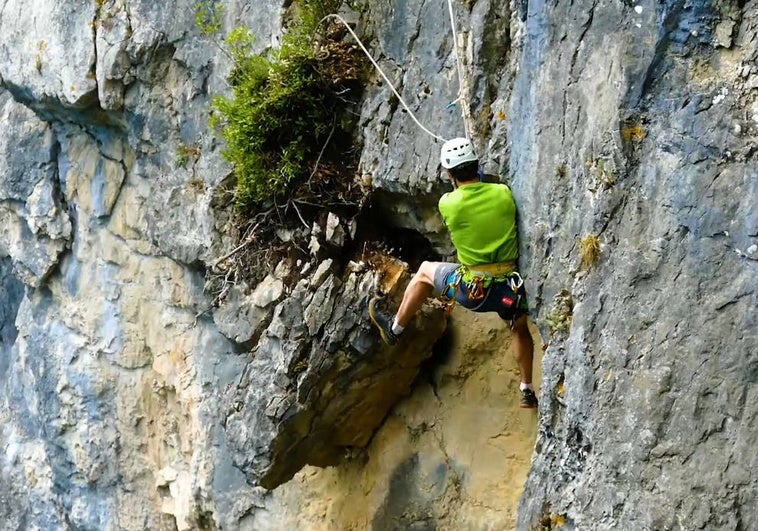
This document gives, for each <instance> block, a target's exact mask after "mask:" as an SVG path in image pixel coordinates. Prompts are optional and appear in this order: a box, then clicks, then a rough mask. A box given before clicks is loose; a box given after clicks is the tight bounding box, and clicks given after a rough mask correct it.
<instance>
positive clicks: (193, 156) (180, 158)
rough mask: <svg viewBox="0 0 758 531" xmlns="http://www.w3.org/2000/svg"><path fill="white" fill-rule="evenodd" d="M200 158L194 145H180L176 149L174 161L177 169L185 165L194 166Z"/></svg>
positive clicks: (198, 150) (197, 148)
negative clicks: (190, 163)
mask: <svg viewBox="0 0 758 531" xmlns="http://www.w3.org/2000/svg"><path fill="white" fill-rule="evenodd" d="M199 158H200V147H199V146H198V145H196V144H194V145H191V146H190V145H187V144H184V143H180V144H179V146H178V147H177V148H176V160H175V161H174V163H175V165H176V167H177V168H185V167H186V166H187V163H189V162H192V164H194V163H195V162H197V159H199Z"/></svg>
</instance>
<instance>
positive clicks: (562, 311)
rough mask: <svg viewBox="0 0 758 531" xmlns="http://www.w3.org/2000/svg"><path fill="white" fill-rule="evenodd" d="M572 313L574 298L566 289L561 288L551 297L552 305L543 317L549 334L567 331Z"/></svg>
mask: <svg viewBox="0 0 758 531" xmlns="http://www.w3.org/2000/svg"><path fill="white" fill-rule="evenodd" d="M573 315H574V300H573V298H572V297H571V293H569V291H568V290H566V289H564V290H561V292H560V293H558V294H557V295H556V296H555V297H553V307H552V309H551V310H550V313H549V314H548V315H547V317H545V322H546V324H547V326H548V329H549V331H550V333H551V334H555V333H556V332H562V331H567V330H568V329H569V328H570V327H571V320H572V318H573Z"/></svg>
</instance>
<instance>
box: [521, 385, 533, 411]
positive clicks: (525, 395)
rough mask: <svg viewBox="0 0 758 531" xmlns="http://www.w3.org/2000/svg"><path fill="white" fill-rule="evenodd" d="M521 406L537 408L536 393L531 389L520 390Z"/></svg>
mask: <svg viewBox="0 0 758 531" xmlns="http://www.w3.org/2000/svg"><path fill="white" fill-rule="evenodd" d="M521 407H523V408H525V409H536V408H537V395H535V394H534V391H532V390H531V389H524V390H523V391H521Z"/></svg>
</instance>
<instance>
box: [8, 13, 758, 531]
mask: <svg viewBox="0 0 758 531" xmlns="http://www.w3.org/2000/svg"><path fill="white" fill-rule="evenodd" d="M221 3H222V4H223V6H224V8H225V9H224V13H225V20H224V27H225V30H227V31H228V30H229V29H231V28H233V27H235V26H237V25H239V24H246V25H248V26H250V27H251V28H252V30H253V32H254V33H255V34H256V35H257V36H258V40H257V41H256V42H257V46H258V47H259V48H260V49H261V50H263V49H264V48H265V47H267V46H269V45H271V44H273V43H275V42H276V41H277V39H278V37H279V35H280V34H281V29H282V28H281V26H282V19H283V17H282V14H283V7H284V4H289V2H284V1H275V0H266V1H265V2H255V3H249V2H237V1H232V0H229V1H224V2H221ZM455 10H456V14H457V16H458V18H459V24H460V30H461V44H462V46H463V49H464V51H465V54H464V55H465V62H466V69H467V72H468V78H467V80H468V87H469V92H468V93H467V96H468V98H469V100H470V102H471V106H472V114H473V116H474V121H475V124H476V127H477V135H476V137H475V142H476V144H477V147H478V148H479V151H480V152H481V153H482V154H483V161H484V163H485V169H486V170H487V171H488V172H490V173H495V174H498V175H500V177H501V178H502V179H503V180H504V181H507V182H509V183H510V184H511V186H512V188H513V190H514V194H515V196H516V199H517V201H518V203H519V206H520V216H521V218H520V223H521V226H520V229H521V235H522V242H521V244H522V264H521V268H522V271H523V272H524V273H525V274H526V275H527V283H528V286H527V287H528V289H529V290H530V295H531V300H532V305H533V307H534V310H535V311H534V317H535V321H536V322H537V324H538V325H539V326H540V331H541V332H542V336H543V338H544V339H545V341H546V342H547V343H548V347H547V350H546V352H545V357H544V384H543V385H542V393H541V407H540V416H539V429H538V434H537V443H536V447H535V448H534V454H533V460H532V466H531V471H530V473H529V477H528V480H527V481H526V487H525V494H526V495H525V496H523V498H522V500H521V503H520V507H519V517H518V524H514V523H513V522H514V518H515V517H514V514H513V510H512V509H513V506H512V505H510V504H513V503H514V500H515V499H516V498H517V497H518V494H519V492H520V485H521V484H523V481H524V475H525V473H526V466H527V463H528V460H529V455H530V454H531V439H530V437H529V436H530V435H533V431H532V430H533V429H534V426H533V419H531V418H530V417H527V416H518V415H514V413H513V409H514V407H515V405H514V404H513V403H512V402H510V403H509V402H508V400H513V398H514V397H513V393H514V392H515V383H516V382H515V380H516V378H515V376H514V374H513V365H512V363H511V364H509V362H510V359H509V358H508V356H509V354H508V351H507V341H508V337H507V332H506V331H504V330H502V329H501V328H499V327H498V325H497V324H496V323H492V322H491V321H487V320H486V319H485V320H479V318H476V319H475V318H474V317H473V316H471V315H466V314H461V315H459V314H454V316H453V321H452V325H451V326H452V330H453V332H454V333H455V331H456V330H457V331H459V336H460V331H461V330H463V334H462V335H463V337H462V338H460V337H459V339H461V340H462V342H456V341H455V340H452V341H451V340H449V339H448V340H446V341H444V342H443V344H447V345H449V344H451V343H452V344H453V345H454V346H453V350H452V354H450V353H448V355H447V356H445V355H444V353H442V354H441V353H440V351H439V350H437V351H436V354H435V355H434V356H433V348H432V343H433V342H434V341H435V340H436V339H437V337H439V336H440V334H442V329H443V327H444V319H442V318H441V317H440V315H439V314H438V313H435V312H438V310H435V309H433V308H430V309H428V310H427V312H426V313H425V314H424V315H423V316H421V317H420V319H419V320H418V322H417V327H418V329H419V332H420V333H419V335H418V336H417V337H420V338H422V339H421V340H419V341H418V342H413V341H408V344H407V345H405V346H404V347H403V349H404V350H403V354H402V355H398V353H397V352H394V353H393V352H390V351H387V350H385V349H382V348H381V347H380V346H379V344H378V341H377V337H376V335H375V334H374V333H373V332H372V331H371V329H370V326H369V324H368V322H367V318H366V314H365V301H366V298H367V297H368V296H369V295H370V294H371V293H372V292H373V291H374V290H375V289H376V287H377V283H380V284H381V283H384V288H385V290H387V291H389V292H390V293H391V295H390V296H391V297H395V298H396V297H397V295H398V291H399V289H400V288H402V284H403V279H404V278H405V277H404V276H403V272H402V268H397V267H395V266H393V267H391V268H390V270H389V271H387V270H385V271H384V274H383V275H378V274H377V273H376V272H375V271H374V270H373V269H372V268H371V267H370V264H364V263H361V262H360V260H354V261H353V262H350V260H349V258H348V259H345V257H342V256H340V255H339V243H341V241H338V240H342V239H344V238H347V239H348V240H349V239H350V235H351V234H354V230H352V229H354V227H351V226H350V225H349V223H347V221H346V220H341V219H338V218H336V217H335V216H334V215H333V214H332V215H331V216H328V217H327V213H326V212H325V213H324V219H322V220H320V221H319V222H318V223H317V225H316V226H315V227H314V228H312V229H308V233H309V235H312V236H313V238H314V239H316V240H317V241H320V242H321V246H322V247H323V249H324V251H323V252H319V253H314V255H315V256H314V257H312V259H311V261H310V262H308V263H300V264H297V263H283V264H281V266H280V267H279V268H277V270H276V271H272V272H271V274H270V275H269V276H268V277H266V279H265V280H264V281H263V282H262V283H261V284H260V285H258V286H246V285H238V286H235V287H234V288H233V289H232V290H231V291H230V292H229V294H228V297H227V299H226V301H225V304H223V305H222V306H221V307H219V308H210V306H211V302H212V296H210V295H209V294H208V293H207V292H206V291H205V290H204V283H205V274H206V272H207V271H209V270H212V269H213V267H212V266H213V264H214V263H215V261H216V260H217V258H218V257H219V256H222V255H224V254H225V253H227V252H228V251H230V250H231V249H232V247H233V246H234V242H233V241H232V239H231V237H230V236H229V231H228V225H227V224H228V221H229V213H228V210H227V209H226V208H224V207H223V206H222V205H223V200H222V197H223V195H224V193H225V192H224V191H225V190H226V186H227V183H226V181H227V177H228V175H229V168H228V166H227V165H226V164H225V163H224V162H223V161H222V159H221V157H220V146H219V145H218V141H217V140H216V139H215V137H214V135H213V133H212V132H211V131H209V129H208V125H207V119H208V112H209V101H210V97H211V96H212V94H215V93H223V92H224V91H226V90H227V87H226V84H225V78H226V76H227V74H228V72H229V68H230V65H229V64H228V62H227V60H226V58H225V56H224V55H223V54H221V53H219V50H218V48H217V47H216V46H215V45H214V44H213V43H212V42H210V41H209V40H208V39H207V38H204V37H202V36H200V35H199V34H198V32H197V29H196V28H195V20H194V13H193V9H192V6H191V5H188V4H186V3H180V2H163V3H156V2H150V1H142V0H106V1H105V2H99V1H98V2H91V1H85V0H78V1H71V0H54V1H47V2H42V1H31V2H29V1H26V2H22V1H20V0H4V1H2V2H0V85H1V86H2V88H0V121H1V123H2V129H1V130H0V397H1V399H2V404H3V407H2V408H1V409H0V426H2V429H1V430H0V445H1V446H2V447H3V448H4V449H5V452H4V454H3V457H2V464H0V523H2V526H1V527H2V528H3V529H6V528H7V529H71V528H75V529H173V528H178V529H213V528H219V529H292V528H294V527H297V526H304V525H305V526H307V527H309V528H313V529H319V528H321V529H345V528H353V529H366V528H373V529H377V530H378V529H406V528H413V529H434V528H456V527H458V528H460V527H463V528H471V529H502V528H507V527H511V526H514V525H516V527H517V528H518V529H530V528H533V527H535V526H538V525H541V526H543V527H547V528H550V527H551V526H552V527H555V526H559V525H563V526H564V527H565V528H567V529H572V528H576V529H620V528H629V529H632V528H633V529H735V530H736V529H748V528H750V526H751V525H752V524H751V523H752V522H754V521H756V518H758V508H757V507H756V502H755V500H756V499H758V483H757V482H758V480H756V478H755V474H754V473H753V472H752V471H753V470H755V469H756V467H757V466H758V463H756V461H755V452H754V451H753V448H754V446H755V440H756V413H757V412H756V406H755V403H756V400H755V399H756V396H755V395H756V391H755V389H756V386H755V384H756V380H758V370H757V369H756V367H757V363H758V362H757V358H756V356H757V355H758V354H757V353H758V338H756V330H757V329H758V327H757V325H758V323H757V322H756V313H755V308H756V302H757V301H756V294H755V284H756V282H755V280H756V278H757V276H758V275H756V258H758V218H757V217H756V211H755V208H754V205H755V203H756V197H757V196H758V189H757V188H758V170H756V168H757V167H758V164H756V150H755V146H756V140H757V139H758V69H757V67H756V59H758V3H757V2H756V1H755V0H749V1H737V0H734V1H728V0H714V1H713V2H710V1H706V0H702V1H689V2H683V1H674V0H670V1H669V0H666V1H658V2H653V1H652V0H650V1H647V0H641V1H639V2H620V1H610V0H601V1H589V0H586V1H585V0H578V1H574V2H570V3H568V2H544V1H535V0H531V1H523V0H519V1H515V0H514V1H510V2H508V1H506V0H475V1H471V2H463V3H461V2H455ZM358 19H359V22H358V29H359V31H360V33H361V34H362V35H365V36H366V41H367V43H368V44H369V47H370V48H371V49H372V50H373V51H374V52H375V55H377V56H378V57H379V58H380V62H381V64H382V66H383V67H384V68H386V69H387V71H388V72H390V77H391V78H392V79H393V80H395V81H396V82H397V85H398V87H399V89H400V90H401V92H402V93H403V95H404V97H405V98H406V99H407V100H408V101H409V103H410V104H411V106H412V108H413V109H414V112H416V114H417V116H418V118H419V119H420V120H421V121H422V122H423V123H424V124H426V125H428V126H430V127H432V129H434V130H435V132H437V133H439V134H441V135H443V136H445V137H451V136H455V135H460V134H463V128H462V122H461V120H460V116H459V115H458V114H457V112H456V111H455V110H448V109H447V104H448V103H449V102H450V101H451V100H454V99H455V98H456V97H457V90H458V89H457V80H456V76H455V62H454V56H453V46H452V44H453V43H452V39H451V36H450V34H449V31H448V30H447V24H448V21H447V12H446V3H445V2H430V1H429V0H403V1H397V2H396V1H385V0H370V1H367V2H365V3H363V5H362V6H361V9H360V16H359V17H358ZM361 109H362V110H361V121H360V127H359V128H358V130H359V131H360V135H361V138H359V139H357V140H358V141H359V142H360V143H361V145H362V154H361V163H360V167H361V168H360V171H361V174H362V176H363V177H364V180H367V179H365V177H368V176H370V177H371V182H372V186H373V187H374V188H375V189H376V193H375V199H376V202H377V203H378V205H379V208H380V210H381V212H382V213H383V214H382V215H383V216H384V217H385V219H386V220H387V221H388V225H390V224H394V225H396V226H399V227H403V228H406V229H411V230H414V231H417V232H418V233H420V234H422V235H424V236H425V237H426V238H427V239H429V240H430V241H431V242H432V243H433V244H434V246H435V247H436V249H437V251H438V252H439V253H441V254H445V253H447V252H449V251H450V245H449V241H448V240H447V237H446V235H445V232H444V228H443V227H442V225H441V223H440V220H439V218H438V217H437V216H436V214H435V204H436V198H437V197H438V195H439V193H440V192H442V191H444V189H445V188H444V186H445V185H444V183H443V182H442V181H441V180H440V179H439V178H438V176H437V171H438V167H437V166H438V165H437V153H438V149H439V144H438V143H436V142H435V141H434V140H433V139H432V138H431V137H427V136H425V135H423V134H421V133H420V132H419V131H418V129H416V127H415V125H414V124H413V123H412V122H411V121H410V119H409V118H408V116H407V114H406V113H405V112H403V111H401V110H400V109H399V107H398V106H397V104H396V102H395V101H394V100H393V99H392V98H390V96H389V92H388V90H387V87H386V86H382V85H381V84H380V83H379V82H378V77H377V81H376V82H372V84H371V85H370V86H369V87H368V90H367V93H366V96H365V99H364V102H363V104H362V108H361ZM319 224H320V225H319ZM337 227H339V228H337ZM335 233H338V234H340V235H341V236H340V237H337V238H336V239H335ZM587 236H594V237H597V238H598V241H599V246H600V254H599V258H598V260H597V261H596V262H595V263H591V264H585V265H584V266H582V265H581V256H580V254H581V253H580V249H581V245H580V240H581V239H583V238H585V237H587ZM330 238H331V241H327V239H330ZM467 334H468V335H467ZM439 348H440V347H437V349H439ZM430 357H432V362H433V363H432V364H431V365H430V366H426V367H425V366H424V365H422V363H423V362H424V360H426V359H428V358H430ZM419 375H421V377H420V379H419ZM407 392H411V394H410V396H409V397H408V398H407V399H405V400H404V401H401V402H400V403H399V405H397V407H395V408H394V409H393V405H394V404H396V403H398V399H399V398H400V396H401V395H403V394H404V393H407ZM501 397H502V402H501V401H500V399H501ZM522 434H526V435H527V437H526V438H523V437H521V435H522ZM372 437H373V438H372ZM367 443H369V444H368V447H367V448H366V449H365V450H362V449H360V448H361V447H363V446H364V445H366V444H367ZM346 456H347V457H346ZM307 464H311V465H319V466H325V465H331V464H338V466H336V467H335V468H331V469H328V470H326V471H324V470H320V469H315V468H311V467H306V468H305V470H303V471H302V472H300V473H298V474H296V473H297V471H298V470H300V469H301V467H303V466H305V465H307ZM498 472H502V473H501V474H500V473H498ZM293 474H296V475H295V476H294V480H292V481H290V482H289V483H284V482H286V481H287V480H288V479H290V478H291V477H293ZM282 483H284V484H283V485H282V486H280V487H279V488H277V489H276V490H274V491H267V490H266V489H265V488H264V487H274V486H277V485H280V484H282ZM303 500H304V501H305V503H304V505H303V506H302V507H301V506H300V505H299V504H300V502H301V501H303ZM506 506H507V508H506Z"/></svg>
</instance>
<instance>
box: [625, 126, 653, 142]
mask: <svg viewBox="0 0 758 531" xmlns="http://www.w3.org/2000/svg"><path fill="white" fill-rule="evenodd" d="M645 136H647V133H646V132H645V129H644V128H643V127H642V125H641V124H633V125H629V126H626V127H624V128H622V129H621V140H623V141H625V142H642V141H643V140H645Z"/></svg>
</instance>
